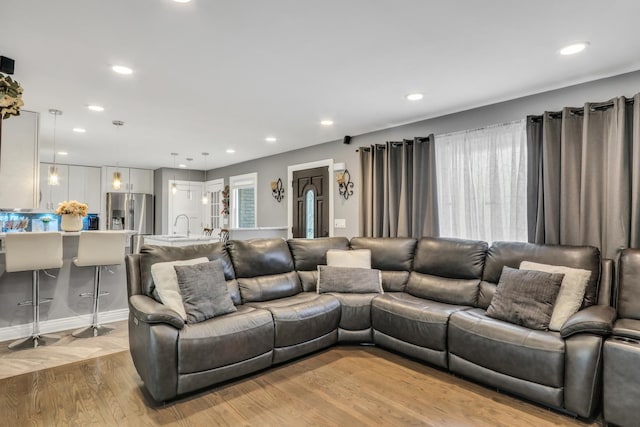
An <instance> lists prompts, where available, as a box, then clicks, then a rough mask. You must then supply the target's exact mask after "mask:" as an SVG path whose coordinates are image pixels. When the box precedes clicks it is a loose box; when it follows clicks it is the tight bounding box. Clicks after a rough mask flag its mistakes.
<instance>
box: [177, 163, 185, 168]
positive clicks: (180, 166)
mask: <svg viewBox="0 0 640 427" xmlns="http://www.w3.org/2000/svg"><path fill="white" fill-rule="evenodd" d="M178 167H179V168H186V167H187V165H185V164H184V163H180V164H179V165H178Z"/></svg>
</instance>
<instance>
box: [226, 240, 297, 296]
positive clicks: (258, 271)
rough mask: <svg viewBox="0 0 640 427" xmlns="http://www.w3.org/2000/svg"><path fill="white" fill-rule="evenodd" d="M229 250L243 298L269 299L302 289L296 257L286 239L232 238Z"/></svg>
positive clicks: (228, 244)
mask: <svg viewBox="0 0 640 427" xmlns="http://www.w3.org/2000/svg"><path fill="white" fill-rule="evenodd" d="M227 250H228V251H229V255H230V256H231V261H232V262H233V268H234V270H235V272H236V277H237V278H238V286H239V288H240V296H241V297H242V302H243V303H246V302H260V301H269V300H272V299H277V298H284V297H288V296H292V295H296V294H298V293H300V292H302V286H301V284H300V279H299V278H298V274H297V273H296V272H295V271H293V257H292V256H291V252H289V246H288V245H287V242H286V241H284V240H283V239H255V240H230V241H229V242H227Z"/></svg>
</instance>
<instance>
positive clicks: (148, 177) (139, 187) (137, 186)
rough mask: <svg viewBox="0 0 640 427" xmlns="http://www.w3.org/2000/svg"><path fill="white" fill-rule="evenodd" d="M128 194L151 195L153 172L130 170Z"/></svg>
mask: <svg viewBox="0 0 640 427" xmlns="http://www.w3.org/2000/svg"><path fill="white" fill-rule="evenodd" d="M129 193H145V194H153V171H152V170H150V169H136V168H130V169H129Z"/></svg>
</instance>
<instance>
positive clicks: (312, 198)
mask: <svg viewBox="0 0 640 427" xmlns="http://www.w3.org/2000/svg"><path fill="white" fill-rule="evenodd" d="M332 171H333V159H327V160H319V161H317V162H310V163H303V164H299V165H292V166H289V167H288V182H289V183H290V184H291V187H290V189H291V190H290V191H287V193H288V194H287V204H288V209H287V211H288V212H287V219H288V232H287V234H288V236H289V238H293V237H302V238H316V237H333V187H334V186H333V185H332V181H331V172H332Z"/></svg>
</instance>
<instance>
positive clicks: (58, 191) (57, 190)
mask: <svg viewBox="0 0 640 427" xmlns="http://www.w3.org/2000/svg"><path fill="white" fill-rule="evenodd" d="M50 166H53V163H40V194H39V201H40V203H39V206H38V210H39V211H43V212H51V211H53V210H55V209H56V208H57V207H58V203H60V202H64V201H65V200H69V166H67V165H61V164H57V165H56V167H57V168H58V185H49V181H48V178H49V167H50Z"/></svg>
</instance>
